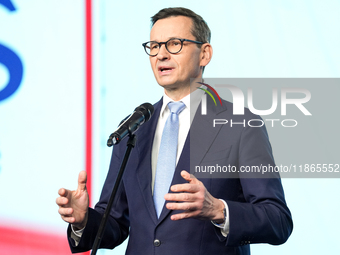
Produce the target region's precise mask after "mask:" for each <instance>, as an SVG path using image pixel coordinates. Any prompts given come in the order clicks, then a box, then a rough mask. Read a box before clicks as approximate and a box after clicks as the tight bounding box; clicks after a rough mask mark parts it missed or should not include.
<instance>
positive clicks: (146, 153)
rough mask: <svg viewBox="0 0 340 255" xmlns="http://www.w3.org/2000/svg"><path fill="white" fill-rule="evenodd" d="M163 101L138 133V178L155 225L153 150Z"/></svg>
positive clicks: (157, 105)
mask: <svg viewBox="0 0 340 255" xmlns="http://www.w3.org/2000/svg"><path fill="white" fill-rule="evenodd" d="M162 103H163V100H162V99H161V100H160V101H159V102H157V103H156V104H155V106H154V108H155V111H154V114H153V116H152V118H151V119H150V120H149V121H148V122H147V123H145V124H144V128H143V129H140V130H139V131H140V132H139V133H138V136H137V143H136V149H137V152H138V157H139V159H140V160H139V164H138V166H137V179H138V183H139V188H140V191H141V194H142V195H143V198H144V202H145V205H146V207H147V208H148V211H149V214H150V216H151V218H152V220H153V221H154V223H155V225H156V224H157V221H158V219H157V215H156V209H155V205H154V202H153V198H152V190H151V179H152V169H151V152H152V144H153V139H154V135H155V130H156V127H157V122H158V118H159V113H160V110H161V107H162Z"/></svg>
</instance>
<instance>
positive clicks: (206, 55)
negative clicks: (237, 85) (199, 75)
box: [200, 43, 213, 66]
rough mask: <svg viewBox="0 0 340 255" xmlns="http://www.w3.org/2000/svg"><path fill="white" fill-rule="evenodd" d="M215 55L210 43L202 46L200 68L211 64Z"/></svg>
mask: <svg viewBox="0 0 340 255" xmlns="http://www.w3.org/2000/svg"><path fill="white" fill-rule="evenodd" d="M212 54H213V49H212V47H211V45H210V43H205V44H202V47H201V54H200V66H206V65H208V64H209V62H210V60H211V58H212Z"/></svg>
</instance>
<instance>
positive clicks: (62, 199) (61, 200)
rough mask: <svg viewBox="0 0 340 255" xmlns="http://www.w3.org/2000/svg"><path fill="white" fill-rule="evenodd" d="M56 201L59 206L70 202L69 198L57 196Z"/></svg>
mask: <svg viewBox="0 0 340 255" xmlns="http://www.w3.org/2000/svg"><path fill="white" fill-rule="evenodd" d="M56 203H57V205H59V206H64V205H67V204H68V199H67V198H66V197H57V199H56Z"/></svg>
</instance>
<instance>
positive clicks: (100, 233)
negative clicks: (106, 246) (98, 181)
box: [91, 133, 136, 255]
mask: <svg viewBox="0 0 340 255" xmlns="http://www.w3.org/2000/svg"><path fill="white" fill-rule="evenodd" d="M135 144H136V135H134V134H131V133H130V134H129V140H128V142H127V148H126V151H125V155H124V158H123V161H122V164H121V166H120V169H119V172H118V176H117V179H116V182H115V185H114V187H113V190H112V193H111V197H110V199H109V202H108V204H107V206H106V209H105V212H104V215H103V218H102V220H101V222H100V225H99V229H98V232H97V235H96V239H95V241H94V244H93V246H92V252H91V255H96V253H97V250H98V248H99V246H100V243H101V241H102V238H103V234H104V230H105V227H106V223H107V220H108V217H109V215H110V211H111V208H112V204H113V201H114V199H115V196H116V193H117V190H118V187H119V184H120V182H121V180H122V177H123V173H124V170H125V167H126V164H127V161H128V159H129V156H130V153H131V150H132V148H134V147H135Z"/></svg>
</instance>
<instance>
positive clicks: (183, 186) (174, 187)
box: [170, 183, 200, 193]
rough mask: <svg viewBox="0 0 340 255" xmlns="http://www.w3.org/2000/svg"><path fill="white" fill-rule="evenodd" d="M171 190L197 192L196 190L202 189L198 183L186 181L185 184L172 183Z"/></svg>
mask: <svg viewBox="0 0 340 255" xmlns="http://www.w3.org/2000/svg"><path fill="white" fill-rule="evenodd" d="M170 190H171V191H173V192H190V193H195V192H198V191H199V190H200V188H199V186H198V185H196V184H190V183H185V184H176V185H172V186H171V188H170Z"/></svg>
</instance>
